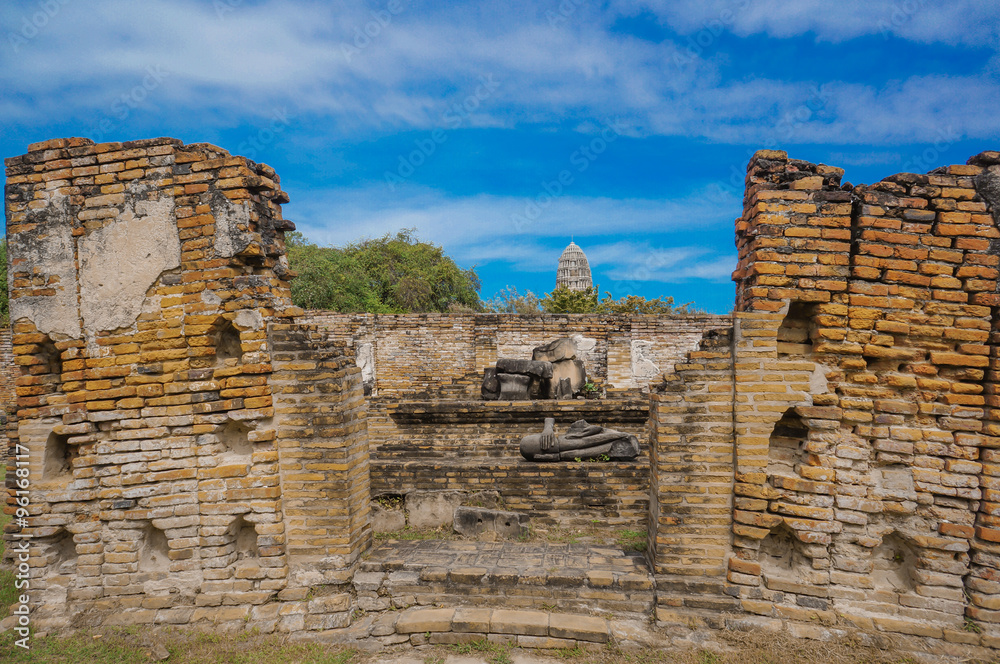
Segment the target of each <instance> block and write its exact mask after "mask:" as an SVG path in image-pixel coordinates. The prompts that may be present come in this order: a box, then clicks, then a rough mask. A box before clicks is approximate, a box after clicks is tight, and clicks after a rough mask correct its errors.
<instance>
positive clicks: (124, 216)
mask: <svg viewBox="0 0 1000 664" xmlns="http://www.w3.org/2000/svg"><path fill="white" fill-rule="evenodd" d="M79 253H80V314H81V315H82V317H83V323H84V327H85V329H86V330H88V331H91V330H93V331H104V330H115V329H118V328H122V327H130V326H132V325H133V324H134V323H135V321H136V318H137V317H138V316H139V312H140V311H141V310H142V306H143V303H144V301H145V298H146V291H147V290H149V287H150V286H152V285H153V284H154V283H156V280H157V279H158V278H159V276H160V274H162V273H163V272H164V271H166V270H171V269H174V268H176V267H179V266H180V264H181V244H180V238H179V237H178V236H177V225H176V223H175V221H174V199H173V197H167V198H160V199H159V200H155V201H147V200H138V201H136V202H135V204H134V208H133V206H132V205H131V204H129V203H126V206H125V209H124V210H123V211H122V213H121V214H120V215H118V217H117V218H116V219H115V220H114V221H113V222H111V223H110V224H108V225H107V226H105V227H103V228H99V229H97V230H95V231H93V232H92V233H90V234H89V235H87V236H85V237H83V238H81V239H80V242H79Z"/></svg>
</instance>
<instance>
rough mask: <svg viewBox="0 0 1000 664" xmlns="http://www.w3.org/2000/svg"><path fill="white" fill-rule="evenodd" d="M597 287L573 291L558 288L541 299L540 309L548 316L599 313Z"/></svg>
mask: <svg viewBox="0 0 1000 664" xmlns="http://www.w3.org/2000/svg"><path fill="white" fill-rule="evenodd" d="M598 288H599V286H598V287H595V286H591V287H590V288H587V289H585V290H581V291H574V290H570V289H568V288H566V287H565V286H558V287H557V288H556V289H555V290H554V291H552V292H551V293H549V294H548V295H546V296H545V297H544V298H543V299H542V307H543V308H544V309H545V311H546V312H548V313H550V314H593V313H598V312H599V311H600V305H601V303H600V302H599V301H598V299H597V296H598V291H597V289H598Z"/></svg>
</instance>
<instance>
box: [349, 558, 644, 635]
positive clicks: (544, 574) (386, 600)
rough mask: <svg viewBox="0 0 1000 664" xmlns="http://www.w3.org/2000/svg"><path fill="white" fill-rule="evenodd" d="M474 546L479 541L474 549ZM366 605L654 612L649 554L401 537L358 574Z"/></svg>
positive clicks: (358, 586)
mask: <svg viewBox="0 0 1000 664" xmlns="http://www.w3.org/2000/svg"><path fill="white" fill-rule="evenodd" d="M469 544H473V545H474V546H472V547H470V546H468V545H469ZM354 588H355V591H356V593H357V597H358V604H359V607H360V608H361V609H363V610H365V611H381V610H385V609H388V608H390V607H395V608H403V607H407V606H412V605H430V604H441V603H442V602H444V603H452V604H459V605H467V606H493V605H496V604H497V602H498V601H501V602H502V603H503V604H504V605H505V606H515V607H522V608H534V609H549V610H551V609H553V608H558V609H562V610H574V611H579V610H586V611H593V612H597V613H601V614H605V615H608V614H616V615H618V614H630V615H631V614H636V615H646V616H648V615H650V614H651V613H652V610H653V607H654V604H655V591H654V584H653V577H652V576H651V575H650V574H649V572H648V568H647V566H646V563H645V560H644V559H643V558H641V557H638V556H629V555H625V554H624V553H623V552H622V551H621V549H616V548H614V547H585V546H579V545H537V546H532V545H521V544H514V543H504V544H484V543H467V542H442V541H437V542H434V541H424V542H397V543H387V545H386V546H384V547H380V548H379V549H376V550H375V551H373V553H372V555H371V557H370V558H369V560H367V561H365V562H364V563H362V565H361V569H360V571H359V572H358V573H357V574H356V575H355V577H354Z"/></svg>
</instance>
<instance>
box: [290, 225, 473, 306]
mask: <svg viewBox="0 0 1000 664" xmlns="http://www.w3.org/2000/svg"><path fill="white" fill-rule="evenodd" d="M285 242H286V245H287V247H288V262H289V265H290V266H291V268H292V270H294V271H295V272H297V273H298V276H297V277H296V278H295V279H293V280H292V301H293V302H294V303H295V304H296V305H297V306H300V307H303V308H306V309H329V310H332V311H342V312H372V313H406V312H427V311H440V312H445V311H480V310H482V303H481V302H480V300H479V294H478V291H479V288H480V283H479V277H478V276H477V275H476V272H475V269H474V268H470V269H468V270H463V269H462V268H460V267H459V266H458V265H457V264H456V263H455V261H454V260H452V259H451V258H449V257H448V256H446V255H445V253H444V250H443V249H442V248H441V247H439V246H437V245H434V244H429V243H426V242H420V241H419V240H418V239H417V238H416V236H415V231H414V230H412V229H404V230H402V231H399V232H398V233H396V234H395V235H392V234H387V235H385V236H383V237H381V238H376V239H367V240H361V241H359V242H355V243H352V244H349V245H347V246H345V247H342V248H341V247H319V246H317V245H315V244H313V243H312V242H309V241H308V240H306V238H305V237H304V236H303V235H302V234H301V233H288V234H286V236H285Z"/></svg>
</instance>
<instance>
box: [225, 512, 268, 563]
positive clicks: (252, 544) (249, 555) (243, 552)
mask: <svg viewBox="0 0 1000 664" xmlns="http://www.w3.org/2000/svg"><path fill="white" fill-rule="evenodd" d="M226 536H227V539H228V540H229V541H230V542H232V543H233V545H234V551H233V555H234V556H235V558H234V559H233V561H234V562H239V561H241V560H247V559H253V558H256V557H257V556H258V555H260V552H259V550H258V548H257V529H256V528H255V527H254V525H253V524H252V523H250V522H249V521H247V520H246V519H245V518H243V515H242V514H241V515H240V516H237V517H236V518H235V519H233V522H232V524H230V526H229V528H228V530H227V531H226Z"/></svg>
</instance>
